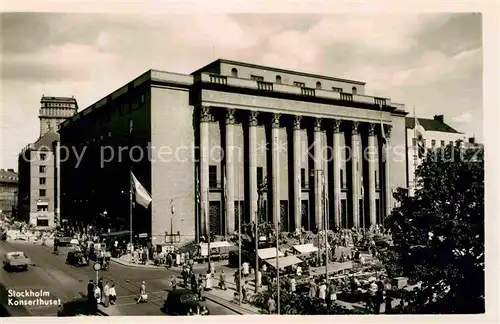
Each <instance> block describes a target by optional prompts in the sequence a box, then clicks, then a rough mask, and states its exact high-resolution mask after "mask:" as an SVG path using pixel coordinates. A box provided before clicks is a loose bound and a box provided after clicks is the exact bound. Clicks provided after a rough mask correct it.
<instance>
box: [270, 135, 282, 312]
mask: <svg viewBox="0 0 500 324" xmlns="http://www.w3.org/2000/svg"><path fill="white" fill-rule="evenodd" d="M277 142H278V138H277V137H274V143H277ZM273 149H274V150H276V149H277V148H276V147H274V145H273ZM277 155H278V154H276V156H277ZM273 164H274V161H273ZM274 173H275V172H273V173H272V175H273V176H272V178H273V181H272V183H273V184H274V183H275V182H274V177H275V175H274ZM273 190H276V188H273ZM277 203H278V204H279V201H278V202H277ZM273 209H276V206H273ZM275 216H276V217H275V218H276V219H275V220H274V223H275V226H276V283H277V287H278V293H277V297H278V302H277V304H278V315H279V314H280V290H281V289H280V262H279V259H280V250H279V242H280V240H279V238H280V237H279V221H280V219H279V217H280V215H275Z"/></svg>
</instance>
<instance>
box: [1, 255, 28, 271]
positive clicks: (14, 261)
mask: <svg viewBox="0 0 500 324" xmlns="http://www.w3.org/2000/svg"><path fill="white" fill-rule="evenodd" d="M30 264H31V259H30V258H28V256H27V255H26V254H25V253H24V252H7V253H5V256H4V259H3V267H4V269H5V270H6V271H10V270H25V271H26V270H28V266H29V265H30Z"/></svg>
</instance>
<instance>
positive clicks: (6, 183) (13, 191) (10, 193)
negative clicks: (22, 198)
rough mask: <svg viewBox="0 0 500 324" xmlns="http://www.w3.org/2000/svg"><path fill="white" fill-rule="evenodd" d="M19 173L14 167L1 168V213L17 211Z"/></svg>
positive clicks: (13, 214) (8, 213)
mask: <svg viewBox="0 0 500 324" xmlns="http://www.w3.org/2000/svg"><path fill="white" fill-rule="evenodd" d="M18 181H19V179H18V174H17V173H16V172H14V170H13V169H7V170H4V169H1V170H0V214H4V215H6V216H15V214H16V213H17V189H18Z"/></svg>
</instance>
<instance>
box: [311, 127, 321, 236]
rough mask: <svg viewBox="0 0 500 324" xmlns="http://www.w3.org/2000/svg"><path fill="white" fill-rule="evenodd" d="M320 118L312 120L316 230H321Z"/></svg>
mask: <svg viewBox="0 0 500 324" xmlns="http://www.w3.org/2000/svg"><path fill="white" fill-rule="evenodd" d="M321 121H322V120H321V118H316V119H315V120H314V173H313V179H314V219H315V222H316V227H317V228H318V229H322V228H323V222H322V215H323V204H322V200H323V199H322V198H323V197H322V184H323V182H322V179H323V174H322V173H323V170H322V168H323V159H322V149H321Z"/></svg>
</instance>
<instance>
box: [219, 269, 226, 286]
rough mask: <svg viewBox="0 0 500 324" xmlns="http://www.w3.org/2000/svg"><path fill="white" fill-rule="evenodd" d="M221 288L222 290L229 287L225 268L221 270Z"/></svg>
mask: <svg viewBox="0 0 500 324" xmlns="http://www.w3.org/2000/svg"><path fill="white" fill-rule="evenodd" d="M219 289H221V290H227V287H226V274H225V273H224V270H221V272H220V275H219Z"/></svg>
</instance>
